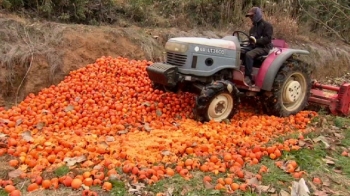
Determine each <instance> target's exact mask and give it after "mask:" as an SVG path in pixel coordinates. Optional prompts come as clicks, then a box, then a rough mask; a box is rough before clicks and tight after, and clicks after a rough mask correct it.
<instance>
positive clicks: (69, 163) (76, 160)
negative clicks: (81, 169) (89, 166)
mask: <svg viewBox="0 0 350 196" xmlns="http://www.w3.org/2000/svg"><path fill="white" fill-rule="evenodd" d="M63 161H64V162H67V166H68V167H70V166H73V165H75V164H76V163H81V162H83V161H86V156H85V155H81V156H78V157H72V158H70V157H66V158H64V159H63Z"/></svg>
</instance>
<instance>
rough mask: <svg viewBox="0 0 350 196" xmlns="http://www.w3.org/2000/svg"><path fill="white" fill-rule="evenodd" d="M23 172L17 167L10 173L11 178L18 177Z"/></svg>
mask: <svg viewBox="0 0 350 196" xmlns="http://www.w3.org/2000/svg"><path fill="white" fill-rule="evenodd" d="M22 173H23V171H22V170H20V169H16V170H13V171H10V172H9V173H8V176H9V178H12V179H13V178H18V177H19V176H20V175H21V174H22Z"/></svg>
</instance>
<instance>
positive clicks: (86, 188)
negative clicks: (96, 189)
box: [81, 184, 90, 190]
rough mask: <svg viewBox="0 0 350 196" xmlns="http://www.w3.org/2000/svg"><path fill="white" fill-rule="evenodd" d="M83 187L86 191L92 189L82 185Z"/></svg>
mask: <svg viewBox="0 0 350 196" xmlns="http://www.w3.org/2000/svg"><path fill="white" fill-rule="evenodd" d="M81 187H83V189H84V190H89V189H90V187H89V186H86V185H85V184H82V185H81Z"/></svg>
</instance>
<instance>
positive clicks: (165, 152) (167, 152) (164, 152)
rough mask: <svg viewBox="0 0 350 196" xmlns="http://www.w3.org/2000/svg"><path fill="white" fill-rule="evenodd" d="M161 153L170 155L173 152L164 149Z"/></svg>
mask: <svg viewBox="0 0 350 196" xmlns="http://www.w3.org/2000/svg"><path fill="white" fill-rule="evenodd" d="M161 153H162V155H164V156H169V155H170V154H171V152H170V151H169V150H163V151H162V152H161Z"/></svg>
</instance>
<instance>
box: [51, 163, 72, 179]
mask: <svg viewBox="0 0 350 196" xmlns="http://www.w3.org/2000/svg"><path fill="white" fill-rule="evenodd" d="M69 171H70V170H69V167H68V166H66V165H63V166H61V167H59V168H57V169H55V171H54V173H55V175H56V176H58V177H61V176H64V175H66V174H68V172H69Z"/></svg>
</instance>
